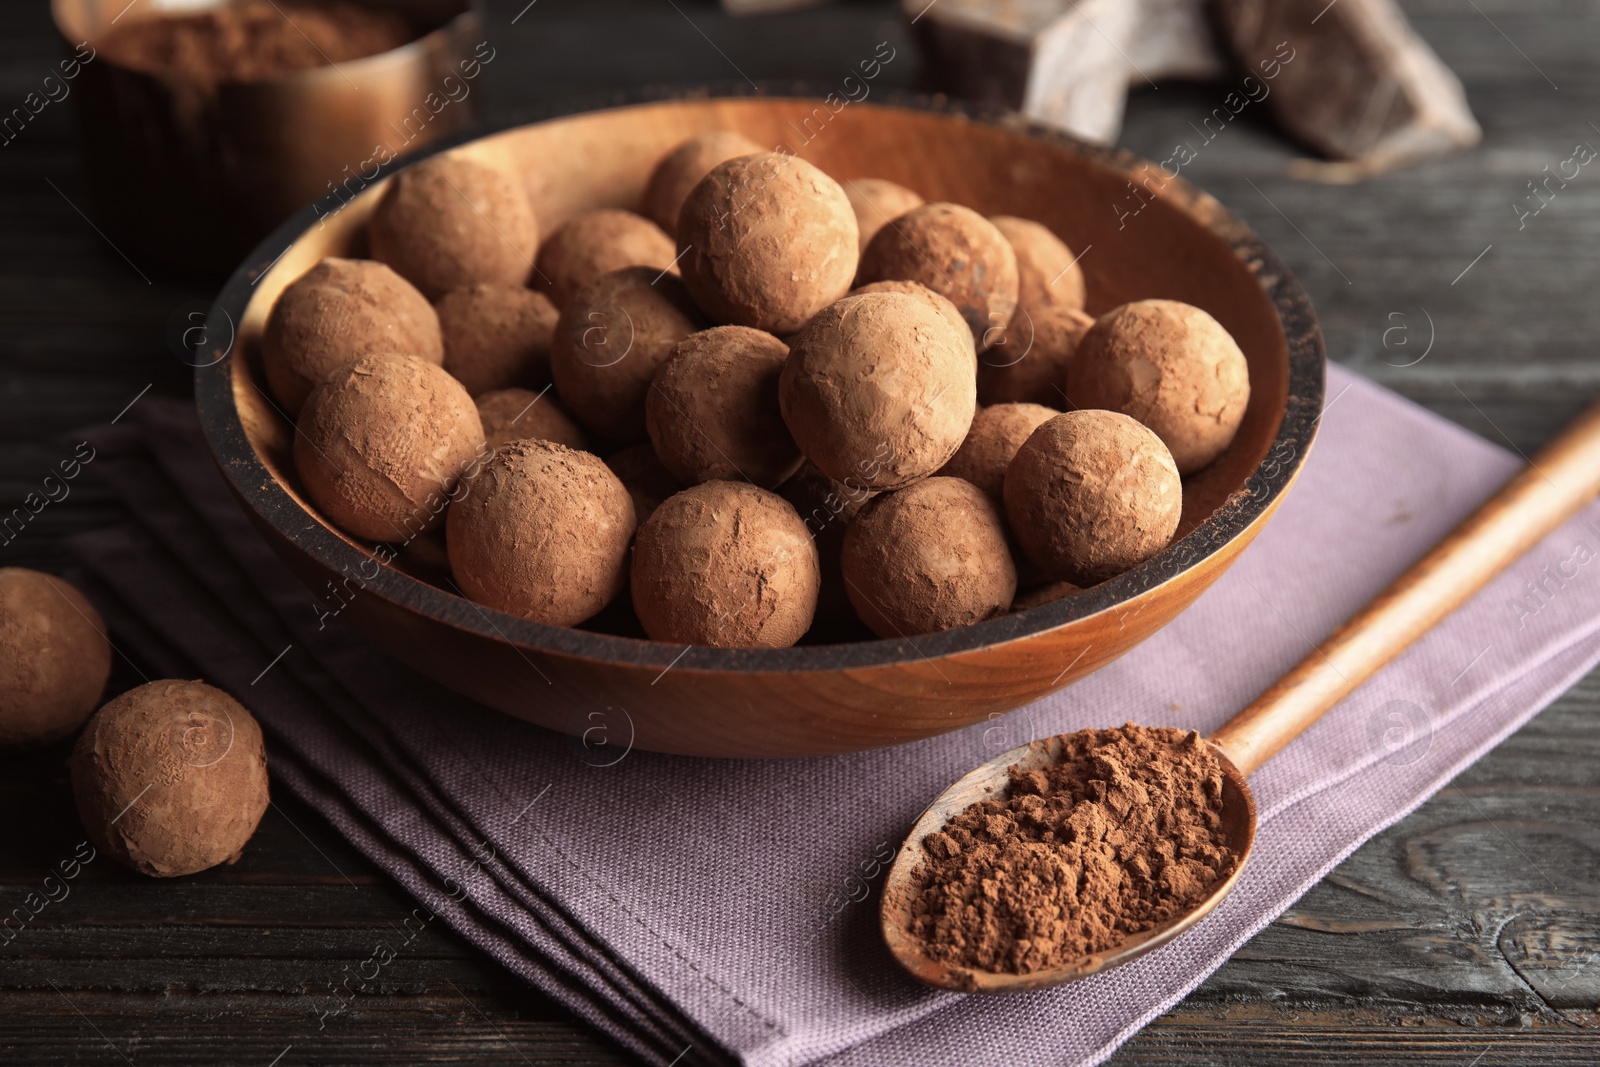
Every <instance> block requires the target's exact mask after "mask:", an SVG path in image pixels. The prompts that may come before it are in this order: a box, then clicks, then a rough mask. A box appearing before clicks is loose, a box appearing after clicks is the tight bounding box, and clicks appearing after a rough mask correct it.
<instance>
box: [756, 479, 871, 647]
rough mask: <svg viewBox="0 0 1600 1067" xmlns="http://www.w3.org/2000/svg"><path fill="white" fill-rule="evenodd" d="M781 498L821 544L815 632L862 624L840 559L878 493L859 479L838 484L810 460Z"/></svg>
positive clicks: (782, 487)
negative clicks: (852, 531)
mask: <svg viewBox="0 0 1600 1067" xmlns="http://www.w3.org/2000/svg"><path fill="white" fill-rule="evenodd" d="M778 495H779V496H781V497H783V499H785V500H787V501H788V502H789V503H790V505H791V506H793V508H794V510H795V511H796V512H798V513H799V515H800V521H801V522H804V523H805V524H806V529H807V530H809V531H810V532H811V539H812V540H813V541H815V542H816V545H817V560H818V563H819V564H820V566H821V568H822V588H821V590H820V591H819V592H818V593H817V612H816V618H815V620H814V622H813V624H812V630H813V632H815V631H817V630H818V629H821V628H824V627H827V628H830V629H833V630H838V629H839V628H840V627H841V626H844V625H859V624H858V623H857V621H856V613H855V609H854V608H853V607H851V605H850V597H849V595H848V594H847V593H846V592H845V585H844V572H843V570H842V569H841V568H840V566H839V558H840V556H842V555H843V553H844V532H845V530H847V529H849V528H850V524H851V523H852V522H854V521H855V518H856V516H857V515H859V514H860V513H861V509H862V508H863V507H865V506H866V503H867V501H868V500H871V499H872V498H873V496H874V495H875V493H874V492H873V490H871V489H869V488H867V487H866V485H865V484H863V483H862V482H861V481H860V480H859V479H856V478H850V479H848V480H846V481H843V482H836V481H834V480H833V479H832V478H830V477H828V476H827V475H826V474H823V473H822V472H821V471H820V470H818V469H817V465H816V464H815V463H812V462H811V461H810V460H806V461H805V462H804V463H802V464H800V469H799V470H797V471H795V472H794V475H793V476H792V477H790V478H789V479H788V480H787V481H785V482H784V483H783V484H782V485H780V486H778Z"/></svg>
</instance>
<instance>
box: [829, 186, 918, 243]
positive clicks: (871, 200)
mask: <svg viewBox="0 0 1600 1067" xmlns="http://www.w3.org/2000/svg"><path fill="white" fill-rule="evenodd" d="M842 184H843V185H844V195H845V196H848V197H849V198H850V206H851V208H853V209H854V210H855V213H856V228H857V229H858V230H860V231H861V238H860V246H861V251H863V252H865V251H866V250H867V245H868V244H870V243H871V242H872V239H873V237H875V236H877V233H878V231H879V230H881V229H883V228H884V226H886V225H888V224H889V223H890V222H892V221H894V220H895V219H897V218H899V217H900V216H901V215H904V214H905V213H906V212H908V211H910V210H911V209H912V208H914V207H921V206H922V205H923V199H922V197H920V196H918V195H917V194H916V193H913V192H912V191H911V190H910V189H907V188H906V187H905V186H903V185H896V184H895V183H894V182H891V181H889V180H887V179H885V178H851V179H849V180H847V181H845V182H843V183H842Z"/></svg>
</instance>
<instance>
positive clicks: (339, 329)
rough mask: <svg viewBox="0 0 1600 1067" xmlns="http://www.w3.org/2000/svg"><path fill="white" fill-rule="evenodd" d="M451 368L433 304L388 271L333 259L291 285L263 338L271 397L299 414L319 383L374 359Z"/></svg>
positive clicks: (370, 263)
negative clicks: (402, 358)
mask: <svg viewBox="0 0 1600 1067" xmlns="http://www.w3.org/2000/svg"><path fill="white" fill-rule="evenodd" d="M387 352H393V353H397V354H399V355H406V356H416V357H418V358H420V359H425V360H427V361H428V362H429V363H442V362H443V361H444V342H443V340H442V339H441V337H440V324H439V316H438V315H437V314H435V313H434V309H433V307H432V306H431V305H430V304H429V303H428V300H427V298H426V297H424V296H423V295H422V294H421V293H419V292H418V291H417V290H416V287H415V286H413V285H412V284H411V283H410V282H408V281H406V280H405V279H404V278H402V277H400V275H398V274H396V273H395V272H394V271H392V270H390V269H389V267H388V266H387V265H385V264H383V263H377V262H374V261H373V260H370V259H339V258H338V257H336V256H329V257H328V258H327V259H324V260H323V261H322V262H320V263H318V264H317V265H316V266H315V267H312V268H311V269H310V270H308V271H306V272H305V273H304V274H302V275H300V277H298V278H296V279H295V280H294V281H292V282H290V283H289V285H288V286H287V287H286V288H285V289H284V290H283V292H282V293H281V294H279V296H278V300H277V302H276V303H274V304H273V305H272V313H271V314H270V315H268V316H267V328H266V330H265V331H263V333H262V335H261V364H262V369H263V370H264V371H265V372H266V376H267V385H268V386H269V387H270V388H271V389H272V395H273V396H274V397H276V398H277V400H278V403H280V404H282V405H283V407H284V410H285V411H287V412H288V414H289V415H291V416H294V415H298V414H299V413H300V408H301V406H302V405H303V404H304V403H305V402H306V397H307V396H309V395H310V393H311V390H312V389H315V388H316V386H317V383H318V382H320V381H322V379H324V378H326V377H327V376H328V375H329V374H332V373H333V372H334V371H336V370H338V369H339V368H340V367H341V366H343V365H344V364H346V363H351V362H354V361H355V360H358V359H360V358H361V357H362V356H366V355H371V354H373V353H387Z"/></svg>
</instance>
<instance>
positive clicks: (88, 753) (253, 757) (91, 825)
mask: <svg viewBox="0 0 1600 1067" xmlns="http://www.w3.org/2000/svg"><path fill="white" fill-rule="evenodd" d="M111 652H112V648H111V642H110V640H109V639H108V638H107V637H106V626H105V622H104V620H102V619H101V617H100V613H99V612H98V611H96V610H95V608H94V605H93V604H91V603H90V602H89V599H88V598H87V597H85V596H84V595H83V593H82V592H81V591H79V590H78V589H77V588H76V587H75V586H73V585H72V584H71V583H69V582H66V581H64V580H62V579H60V578H57V577H54V576H53V575H49V574H42V573H40V572H39V571H32V570H27V569H24V568H22V567H0V749H37V748H40V747H42V746H45V745H50V744H54V743H56V742H60V741H64V740H65V739H67V738H69V737H71V736H72V735H73V734H78V739H77V742H76V744H75V745H74V747H73V750H72V756H71V759H70V761H69V763H68V767H69V770H70V774H71V779H72V793H73V797H74V799H75V800H76V801H77V807H78V816H79V818H80V819H81V820H82V822H83V828H84V830H85V832H86V833H87V834H88V835H89V840H90V841H91V842H93V844H94V846H95V849H96V850H97V851H99V852H104V853H105V854H107V855H109V856H111V857H113V858H114V859H116V860H118V861H119V862H121V863H123V864H126V865H127V866H129V867H131V868H133V869H134V870H136V871H139V872H141V873H144V874H148V875H151V876H152V877H158V878H168V877H173V876H177V875H185V874H195V873H197V872H199V871H203V870H206V869H207V868H210V867H215V866H216V865H217V864H219V863H232V862H233V861H235V860H237V859H238V858H239V856H240V854H241V853H242V852H243V850H244V846H245V843H246V842H247V841H249V840H250V837H251V835H252V834H254V833H255V829H256V825H257V824H258V823H259V822H260V821H261V816H262V815H263V814H265V813H266V810H267V804H268V788H267V754H266V746H265V744H264V743H263V741H262V736H261V727H260V726H258V725H257V724H256V721H255V719H254V718H253V717H252V716H251V714H250V713H249V712H248V711H246V710H245V709H244V708H243V707H242V706H241V705H240V704H239V703H238V702H236V701H235V700H234V699H233V698H232V697H230V696H228V694H226V693H224V692H222V691H221V690H219V689H213V688H212V687H211V686H209V685H206V684H205V683H204V682H192V681H158V682H150V683H148V684H146V685H142V686H139V687H138V688H136V689H130V690H129V691H127V692H125V693H123V694H122V695H121V696H119V697H117V698H116V699H114V700H112V701H110V702H109V703H107V704H106V705H105V706H104V707H102V708H100V710H99V711H95V706H96V705H97V704H99V703H100V698H101V695H102V694H103V692H104V690H105V687H106V683H107V682H108V680H109V679H110V677H111ZM85 723H87V726H86V725H85ZM80 728H81V729H82V733H79V730H80Z"/></svg>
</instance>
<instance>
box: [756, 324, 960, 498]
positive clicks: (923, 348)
mask: <svg viewBox="0 0 1600 1067" xmlns="http://www.w3.org/2000/svg"><path fill="white" fill-rule="evenodd" d="M971 352H972V348H971V342H970V340H969V338H968V337H967V336H965V335H964V334H962V333H960V332H959V331H957V330H956V328H955V327H954V326H953V325H952V324H951V323H950V322H949V320H947V319H946V318H945V317H944V316H943V315H941V314H939V312H938V311H936V310H935V309H934V308H933V306H932V305H930V304H929V303H927V302H926V301H924V300H919V299H917V298H916V297H913V296H908V295H906V294H904V293H867V294H866V295H864V296H848V297H845V298H844V299H843V300H840V301H838V302H837V303H835V304H832V305H830V306H829V307H827V308H826V309H824V310H823V311H822V312H820V313H819V314H818V315H817V316H816V317H815V318H814V319H812V320H811V321H810V322H809V323H807V324H806V326H805V328H804V329H802V330H801V331H800V332H799V333H797V334H795V336H794V337H793V338H791V339H790V345H789V361H788V362H787V363H785V364H784V366H783V377H782V379H781V380H780V382H779V393H778V396H779V401H780V403H781V406H782V410H783V421H784V423H785V424H787V425H788V427H789V432H790V433H791V434H793V435H794V439H795V441H796V442H797V443H798V444H799V445H800V450H801V451H802V452H804V453H805V455H806V458H807V459H809V460H811V462H813V463H815V464H816V465H817V467H818V468H820V469H821V471H822V472H823V473H824V474H826V475H827V476H828V477H830V478H832V479H834V480H835V481H840V482H843V481H847V480H849V479H852V478H854V479H856V480H857V481H858V482H859V483H861V484H864V485H866V486H867V487H869V488H873V489H893V488H895V487H897V486H902V485H905V484H906V483H908V482H913V481H915V480H916V479H918V478H921V477H924V476H925V475H929V474H932V473H933V472H934V471H936V470H938V469H939V468H940V467H942V466H944V464H945V462H946V461H948V460H949V459H950V457H951V456H952V455H954V454H955V451H956V449H957V448H959V447H960V446H961V442H962V440H963V439H964V438H965V437H966V436H967V429H968V428H969V427H970V426H971V425H972V413H973V409H974V407H975V406H976V386H975V384H974V382H973V375H972V355H971Z"/></svg>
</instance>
